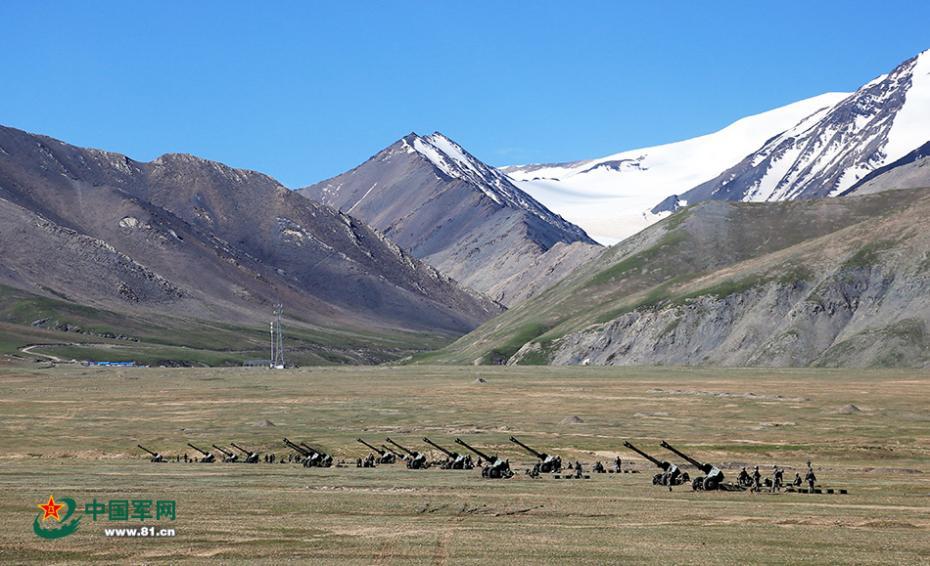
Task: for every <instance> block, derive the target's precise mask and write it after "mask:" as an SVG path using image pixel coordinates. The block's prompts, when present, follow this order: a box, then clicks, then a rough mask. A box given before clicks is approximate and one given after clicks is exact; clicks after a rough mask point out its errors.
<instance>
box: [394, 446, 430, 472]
mask: <svg viewBox="0 0 930 566" xmlns="http://www.w3.org/2000/svg"><path fill="white" fill-rule="evenodd" d="M384 440H386V441H387V442H390V443H391V444H393V445H394V446H396V447H398V448H400V449H401V450H402V451H404V452H406V453H407V456H408V457H407V458H406V460H407V468H409V469H411V470H425V469H426V468H428V467H429V460H427V459H426V455H425V454H423V453H422V452H417V451H415V450H408V449H406V448H404V447H403V446H401V445H400V444H398V443H396V442H394V441H393V440H391V439H390V438H385V439H384Z"/></svg>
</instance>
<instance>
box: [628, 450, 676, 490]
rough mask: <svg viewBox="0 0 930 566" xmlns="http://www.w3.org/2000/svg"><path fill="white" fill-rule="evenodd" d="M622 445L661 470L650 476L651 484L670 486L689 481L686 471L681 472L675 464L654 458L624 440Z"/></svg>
mask: <svg viewBox="0 0 930 566" xmlns="http://www.w3.org/2000/svg"><path fill="white" fill-rule="evenodd" d="M623 445H624V446H626V447H627V448H629V449H630V450H632V451H633V452H636V453H637V454H639V455H640V456H642V457H643V458H645V459H647V460H649V461H650V462H652V463H653V464H655V465H656V467H657V468H659V469H660V470H662V472H661V473H659V474H656V475H654V476H652V485H665V486H669V487H671V486H673V485H681V484H684V483H689V482H690V481H691V478H690V476H688V472H682V471H681V470H680V469H679V468H678V466H676V465H675V464H673V463H671V462H666V461H665V460H659V459H658V458H654V457H652V456H650V455H649V454H646V453H645V452H643V451H642V450H640V449H639V448H637V447H635V446H633V444H631V443H630V442H624V443H623Z"/></svg>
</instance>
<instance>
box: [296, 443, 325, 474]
mask: <svg viewBox="0 0 930 566" xmlns="http://www.w3.org/2000/svg"><path fill="white" fill-rule="evenodd" d="M300 445H301V446H303V447H304V448H306V449H307V450H309V451H310V456H309V458H308V459H307V460H306V461H305V462H304V466H307V467H308V468H328V467H330V466H332V465H333V457H332V456H330V455H329V454H327V453H326V452H323V451H322V450H317V449H316V448H314V447H313V446H310V445H309V444H307V443H306V442H301V443H300Z"/></svg>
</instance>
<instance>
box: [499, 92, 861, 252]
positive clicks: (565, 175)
mask: <svg viewBox="0 0 930 566" xmlns="http://www.w3.org/2000/svg"><path fill="white" fill-rule="evenodd" d="M846 96H848V95H847V94H846V93H829V94H824V95H821V96H817V97H814V98H810V99H807V100H802V101H800V102H796V103H794V104H789V105H787V106H784V107H781V108H776V109H774V110H770V111H768V112H764V113H762V114H758V115H755V116H749V117H747V118H743V119H741V120H738V121H737V122H734V123H733V124H731V125H729V126H727V127H726V128H724V129H722V130H720V131H718V132H714V133H712V134H708V135H705V136H700V137H697V138H693V139H689V140H685V141H681V142H676V143H670V144H665V145H660V146H655V147H647V148H642V149H633V150H629V151H624V152H621V153H617V154H614V155H609V156H607V157H603V158H600V159H592V160H586V161H577V162H573V163H561V164H548V165H519V166H510V167H504V168H502V171H504V172H505V173H507V175H508V176H509V177H510V178H511V179H513V180H514V182H515V184H516V185H517V186H518V187H520V188H521V189H523V190H524V191H526V192H527V193H529V194H531V195H533V197H535V198H536V199H537V200H539V201H540V202H542V203H543V204H545V205H546V206H547V207H549V208H550V209H552V210H554V211H556V212H558V213H559V214H562V215H563V216H565V217H566V218H567V219H569V220H571V221H572V222H575V223H576V224H578V225H579V226H581V227H583V228H584V229H585V230H587V231H588V233H589V234H592V235H594V237H595V239H597V240H599V241H601V242H602V243H606V244H612V243H615V242H617V241H619V240H620V239H623V238H625V237H627V236H631V235H633V234H634V233H636V232H638V231H639V230H641V229H643V228H645V227H646V226H648V225H649V224H651V223H653V222H655V221H656V220H658V219H659V218H660V217H658V216H655V215H653V214H650V213H648V211H649V209H650V208H652V207H653V206H655V204H656V203H657V202H659V201H660V200H662V199H664V198H666V197H667V196H669V195H672V194H676V193H681V192H683V191H686V190H688V189H690V188H692V187H694V186H695V185H697V184H699V183H702V182H704V181H707V180H710V179H712V178H714V177H715V176H716V175H718V174H719V173H720V172H721V171H723V170H725V169H727V168H728V167H732V166H733V165H736V164H737V163H739V161H740V159H742V158H743V157H745V156H746V154H748V153H749V152H751V151H753V150H754V149H756V148H758V147H759V146H760V145H762V144H763V143H765V141H766V140H768V139H770V138H771V137H773V136H776V135H778V134H780V133H781V132H783V131H785V130H787V129H789V128H791V127H793V126H795V125H796V124H797V123H798V122H800V121H802V120H804V119H805V118H807V117H808V116H810V115H812V114H815V115H819V113H820V112H822V111H823V110H824V109H827V108H830V107H832V106H833V105H834V104H836V103H837V102H839V101H840V100H842V99H843V98H845V97H846Z"/></svg>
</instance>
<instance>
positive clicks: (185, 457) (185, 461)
mask: <svg viewBox="0 0 930 566" xmlns="http://www.w3.org/2000/svg"><path fill="white" fill-rule="evenodd" d="M184 463H185V464H186V463H187V452H185V453H184Z"/></svg>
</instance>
